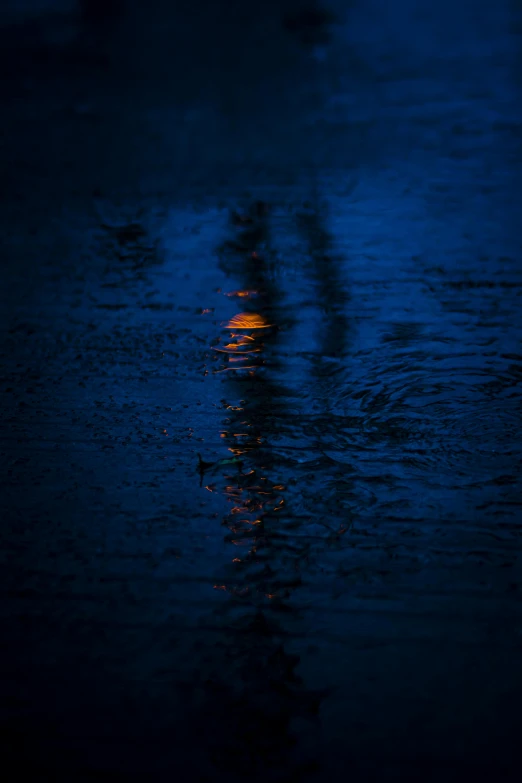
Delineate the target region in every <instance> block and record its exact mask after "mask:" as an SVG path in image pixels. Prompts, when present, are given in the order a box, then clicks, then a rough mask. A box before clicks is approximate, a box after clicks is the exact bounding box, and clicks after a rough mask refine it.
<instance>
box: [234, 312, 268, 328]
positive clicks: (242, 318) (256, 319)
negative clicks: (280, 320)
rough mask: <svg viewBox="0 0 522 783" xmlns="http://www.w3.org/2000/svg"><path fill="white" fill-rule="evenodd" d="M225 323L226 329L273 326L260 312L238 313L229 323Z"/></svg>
mask: <svg viewBox="0 0 522 783" xmlns="http://www.w3.org/2000/svg"><path fill="white" fill-rule="evenodd" d="M223 325H224V326H225V328H226V329H236V328H238V329H266V328H267V327H269V326H273V324H271V323H269V322H268V321H267V319H266V318H265V317H264V316H263V315H259V313H238V314H237V315H235V316H234V317H233V318H231V319H230V321H229V322H228V323H225V324H223Z"/></svg>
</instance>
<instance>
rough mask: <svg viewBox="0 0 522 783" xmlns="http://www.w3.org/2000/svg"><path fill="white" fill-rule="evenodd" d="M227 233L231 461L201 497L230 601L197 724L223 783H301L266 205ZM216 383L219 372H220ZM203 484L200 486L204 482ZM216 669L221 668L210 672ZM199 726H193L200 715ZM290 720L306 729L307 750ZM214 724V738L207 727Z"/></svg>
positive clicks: (310, 761) (225, 349)
mask: <svg viewBox="0 0 522 783" xmlns="http://www.w3.org/2000/svg"><path fill="white" fill-rule="evenodd" d="M231 223H232V226H231V230H232V232H233V234H234V236H233V237H232V238H231V239H230V240H229V241H227V242H226V243H225V244H224V245H223V246H222V247H221V248H220V258H221V266H222V268H223V269H224V271H225V272H226V273H227V274H228V275H233V276H234V277H235V278H236V279H240V280H241V281H242V288H241V289H240V290H238V291H234V292H231V294H232V296H233V297H234V299H235V300H236V301H237V303H238V310H240V312H238V313H237V315H236V316H234V317H233V318H232V319H230V320H229V321H228V322H227V323H225V324H224V325H223V326H224V329H225V330H226V335H227V336H226V337H225V336H223V337H222V339H221V340H220V341H219V342H218V343H216V345H215V346H214V348H215V350H216V354H217V356H216V371H215V372H216V375H217V377H219V374H223V373H226V379H225V386H226V388H227V389H228V390H229V397H230V399H232V400H233V401H232V402H231V403H229V402H226V401H223V407H224V408H225V411H226V417H225V419H224V420H223V430H222V432H221V433H220V435H221V438H222V440H223V441H224V443H225V444H227V453H228V458H229V459H234V458H236V459H240V460H241V463H240V469H237V468H236V469H234V467H235V466H231V465H230V464H227V465H226V467H225V470H224V475H223V476H216V475H209V476H208V478H207V476H205V478H204V480H203V483H204V484H205V487H206V489H207V490H209V491H211V492H218V493H222V494H223V495H224V497H225V498H226V501H227V503H228V504H230V510H229V511H228V512H227V513H226V514H225V516H224V517H223V519H222V524H223V526H224V527H225V529H226V532H225V539H226V541H227V542H228V543H229V544H230V545H231V555H232V557H231V561H232V562H231V563H230V564H229V566H228V567H225V568H224V569H223V577H222V579H220V583H219V584H216V585H215V588H216V589H218V590H222V591H224V592H226V593H228V594H229V597H230V600H229V601H228V602H227V603H225V604H223V605H222V606H221V608H220V610H219V613H218V614H219V624H220V625H221V626H222V628H223V640H222V644H221V648H220V649H218V647H217V648H216V652H215V655H214V664H215V665H214V669H213V673H212V675H211V676H209V677H208V678H207V679H206V680H204V681H202V682H200V683H199V688H200V692H201V693H202V694H203V696H202V698H203V705H204V706H203V709H202V710H201V714H203V715H205V719H204V723H205V725H207V721H208V722H209V725H212V727H213V729H212V731H213V735H212V740H211V741H210V751H209V752H210V755H211V757H212V759H213V763H214V764H215V766H216V768H217V769H218V770H219V771H220V773H224V774H226V775H227V776H228V777H229V778H232V779H247V778H248V779H249V780H254V781H255V780H280V781H283V780H303V781H305V780H308V779H311V777H313V776H314V775H315V774H316V772H317V770H318V763H319V761H318V758H317V754H316V753H315V750H314V745H316V743H317V733H318V731H317V729H318V726H317V719H318V713H319V708H320V704H321V701H322V699H323V697H324V695H325V694H324V693H321V692H318V691H313V690H310V689H308V688H307V687H306V685H305V684H304V683H303V682H302V680H301V679H300V677H299V676H298V675H297V673H296V667H297V666H298V664H299V660H300V656H299V655H298V654H296V652H295V649H296V637H297V635H298V631H299V621H300V613H299V611H298V610H297V608H296V607H295V605H294V602H293V596H294V594H295V593H296V591H298V590H299V587H300V585H301V584H302V578H303V572H304V571H305V570H306V568H307V563H308V558H309V553H310V552H309V550H310V544H309V542H308V541H306V540H305V541H304V542H302V541H300V537H299V535H296V533H298V532H299V530H300V528H301V527H302V523H301V521H300V520H299V518H298V517H297V516H296V515H293V514H292V509H291V507H290V503H289V502H288V497H287V486H286V483H285V480H284V477H285V476H286V477H288V478H289V480H290V481H293V479H292V464H291V461H290V460H287V459H285V458H284V457H282V456H281V453H279V454H278V456H277V459H276V458H275V451H276V450H275V449H274V448H273V444H274V442H275V441H277V437H278V434H279V432H280V431H281V429H282V427H283V425H284V420H285V409H286V396H287V391H286V389H285V388H284V386H283V385H282V383H281V381H280V380H279V379H278V377H279V375H280V370H281V362H282V359H281V356H280V335H281V329H282V328H285V327H288V325H289V323H290V322H291V320H290V319H289V318H288V315H287V314H286V313H285V309H284V307H283V299H284V296H283V293H284V292H283V290H282V288H281V285H280V282H279V278H278V274H277V262H276V252H275V249H274V248H273V245H272V238H271V232H270V220H269V207H268V206H267V205H265V204H262V203H258V204H255V205H254V206H253V207H252V208H250V209H249V210H248V211H247V212H246V213H243V214H233V215H232V218H231ZM221 377H223V376H221ZM206 482H208V483H206ZM217 661H222V664H221V667H219V666H217V665H216V662H217ZM197 720H198V721H199V718H198V719H197ZM295 721H299V722H300V723H301V724H303V722H304V724H306V725H307V726H308V729H305V730H304V734H305V735H306V736H307V737H308V739H307V742H306V744H307V748H306V749H305V748H304V746H303V741H302V736H303V732H302V731H300V732H299V734H300V735H301V741H300V742H299V743H298V742H297V738H296V735H295V733H294V724H295ZM216 727H217V730H216Z"/></svg>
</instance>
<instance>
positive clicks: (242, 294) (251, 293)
mask: <svg viewBox="0 0 522 783" xmlns="http://www.w3.org/2000/svg"><path fill="white" fill-rule="evenodd" d="M257 293H258V292H257V291H254V290H250V289H246V290H243V291H229V292H228V293H226V294H225V296H239V297H241V298H245V297H249V296H256V295H257Z"/></svg>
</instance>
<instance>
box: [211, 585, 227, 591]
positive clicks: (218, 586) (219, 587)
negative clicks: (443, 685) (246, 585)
mask: <svg viewBox="0 0 522 783" xmlns="http://www.w3.org/2000/svg"><path fill="white" fill-rule="evenodd" d="M226 589H227V586H226V585H214V590H226Z"/></svg>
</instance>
